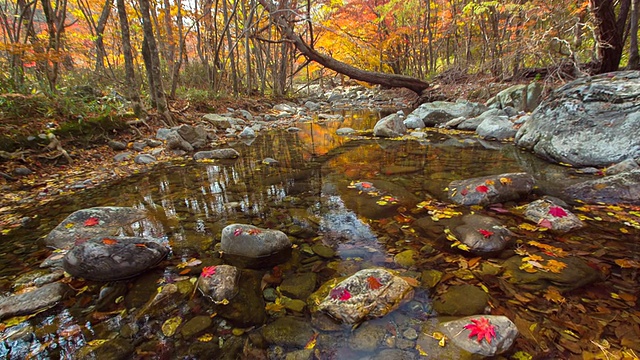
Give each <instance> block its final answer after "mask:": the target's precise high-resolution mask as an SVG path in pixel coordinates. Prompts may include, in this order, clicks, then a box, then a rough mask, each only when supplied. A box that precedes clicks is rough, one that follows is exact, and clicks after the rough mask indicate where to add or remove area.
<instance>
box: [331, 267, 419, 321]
mask: <svg viewBox="0 0 640 360" xmlns="http://www.w3.org/2000/svg"><path fill="white" fill-rule="evenodd" d="M323 289H326V287H323V288H321V290H319V291H323ZM324 291H326V290H324ZM412 297H413V287H411V285H409V283H407V282H406V281H405V280H404V279H402V278H401V277H399V276H396V275H393V274H392V273H391V272H389V271H388V270H385V269H365V270H360V271H358V272H357V273H355V274H353V275H351V276H350V277H348V278H347V279H345V280H343V281H341V282H339V283H338V284H336V285H335V286H334V287H333V289H331V290H330V291H329V294H327V295H326V296H325V297H324V299H322V300H321V302H320V305H318V310H322V311H326V312H327V313H328V314H330V315H331V316H332V317H334V318H335V319H338V320H341V321H343V322H345V323H348V324H355V323H359V322H361V321H362V320H364V319H370V318H377V317H382V316H384V315H386V314H388V313H389V312H391V311H393V310H395V309H396V308H398V306H400V305H401V304H402V303H404V302H406V301H409V300H411V298H412Z"/></svg>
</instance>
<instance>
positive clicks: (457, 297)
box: [433, 285, 489, 316]
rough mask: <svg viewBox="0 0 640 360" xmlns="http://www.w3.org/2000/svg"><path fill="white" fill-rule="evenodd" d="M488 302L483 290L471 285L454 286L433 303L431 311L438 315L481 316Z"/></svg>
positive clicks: (487, 296)
mask: <svg viewBox="0 0 640 360" xmlns="http://www.w3.org/2000/svg"><path fill="white" fill-rule="evenodd" d="M488 301H489V295H487V293H486V292H484V290H482V289H481V288H479V287H477V286H473V285H455V286H451V287H449V288H448V289H447V291H446V292H445V293H444V294H442V296H441V297H440V298H439V299H436V300H434V301H433V310H435V311H436V312H437V313H438V314H439V315H454V316H466V315H472V314H481V313H483V312H484V309H485V307H486V306H487V304H488Z"/></svg>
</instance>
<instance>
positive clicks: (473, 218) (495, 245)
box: [452, 214, 515, 255]
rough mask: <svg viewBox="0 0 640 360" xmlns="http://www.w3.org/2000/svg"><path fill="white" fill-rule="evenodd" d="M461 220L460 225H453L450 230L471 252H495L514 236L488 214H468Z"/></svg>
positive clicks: (480, 253) (477, 253) (482, 253)
mask: <svg viewBox="0 0 640 360" xmlns="http://www.w3.org/2000/svg"><path fill="white" fill-rule="evenodd" d="M461 220H462V225H458V226H456V227H454V228H453V230H452V231H453V234H454V235H455V236H456V238H457V239H458V240H459V241H460V242H461V243H463V244H465V245H467V247H468V248H469V250H468V251H469V252H470V253H472V254H476V255H485V254H491V253H497V252H499V251H502V250H503V249H504V248H505V247H506V246H507V244H508V243H509V242H510V241H511V240H512V239H513V238H514V237H515V234H513V233H512V232H511V231H509V230H508V229H507V228H506V227H505V226H504V225H503V224H502V223H501V222H500V221H499V220H497V219H494V218H492V217H489V216H483V215H478V214H468V215H465V216H463V217H462V219H461Z"/></svg>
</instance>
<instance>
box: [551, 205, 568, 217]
mask: <svg viewBox="0 0 640 360" xmlns="http://www.w3.org/2000/svg"><path fill="white" fill-rule="evenodd" d="M549 214H550V215H552V216H555V217H559V218H563V217H565V216H567V212H566V211H564V209H563V208H561V207H560V206H551V207H550V208H549Z"/></svg>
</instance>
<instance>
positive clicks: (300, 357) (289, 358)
mask: <svg viewBox="0 0 640 360" xmlns="http://www.w3.org/2000/svg"><path fill="white" fill-rule="evenodd" d="M313 359H314V356H313V349H303V350H296V351H291V352H288V353H287V355H286V356H285V358H284V360H313Z"/></svg>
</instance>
